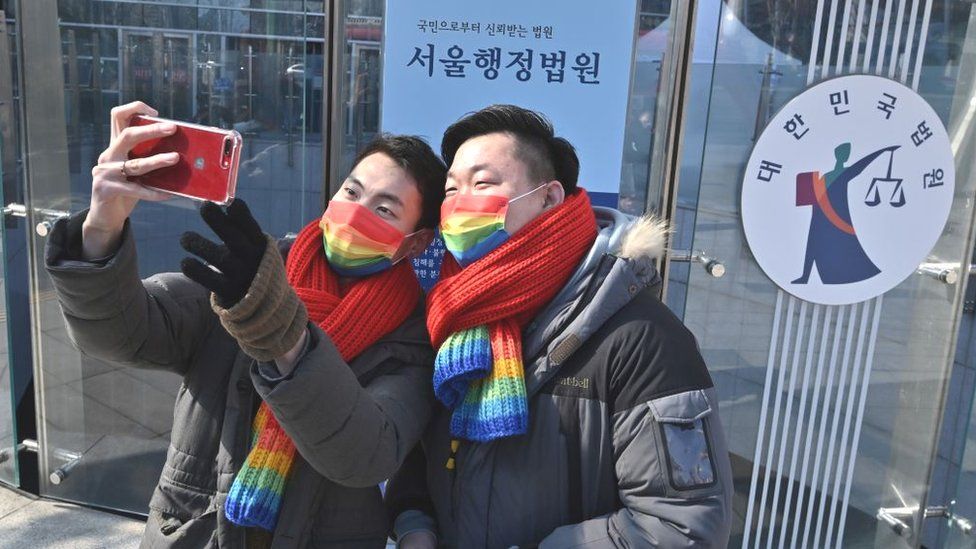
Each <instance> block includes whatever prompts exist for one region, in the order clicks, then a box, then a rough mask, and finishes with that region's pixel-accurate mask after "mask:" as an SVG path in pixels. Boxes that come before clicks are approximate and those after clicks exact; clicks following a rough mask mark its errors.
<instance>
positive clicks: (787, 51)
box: [669, 0, 976, 548]
mask: <svg viewBox="0 0 976 549" xmlns="http://www.w3.org/2000/svg"><path fill="white" fill-rule="evenodd" d="M972 9H973V5H972V4H971V3H954V2H893V1H890V0H889V1H881V0H876V1H861V2H855V1H851V0H847V1H843V2H842V1H839V0H838V1H827V0H809V1H804V2H792V1H790V2H787V1H772V2H755V1H745V2H731V1H729V2H722V1H718V0H703V1H701V2H699V3H698V13H699V18H704V19H700V20H699V25H698V33H699V34H698V36H699V37H701V36H706V37H707V38H709V40H710V41H711V45H710V48H711V49H710V50H708V51H704V52H700V51H699V50H697V49H696V51H695V61H694V63H696V64H698V63H707V64H708V65H709V68H710V69H711V70H710V76H709V78H710V80H709V85H708V86H707V87H706V88H704V89H701V88H695V87H694V86H693V87H692V94H691V96H690V97H689V98H688V100H687V103H686V105H687V109H693V110H696V111H704V112H705V113H706V114H705V116H704V120H703V122H702V123H701V125H699V126H697V127H689V128H687V129H686V132H687V134H688V137H689V139H692V140H694V139H695V136H698V138H699V139H700V140H701V142H702V143H703V146H702V148H701V154H700V155H699V156H698V157H696V158H691V159H689V158H686V159H685V163H686V164H695V165H700V167H701V168H700V170H698V169H688V170H685V169H682V178H681V180H680V186H681V188H680V190H679V191H678V193H677V194H678V197H677V200H678V201H677V214H676V215H675V219H676V223H677V225H676V227H675V230H676V238H677V239H678V241H680V242H686V243H690V245H689V247H690V248H691V249H693V250H704V251H706V252H708V253H710V254H712V255H714V256H715V259H717V260H718V261H720V262H721V263H722V264H723V265H724V267H725V269H726V271H727V274H725V276H724V277H721V278H718V277H715V276H713V275H712V274H710V273H709V272H708V271H706V270H705V269H701V268H690V269H684V270H678V269H672V270H671V280H669V288H682V291H683V292H686V293H685V294H684V295H683V296H681V298H680V299H669V304H671V305H672V306H673V307H675V308H676V309H677V310H678V311H679V312H680V313H683V316H684V321H685V323H686V324H687V325H688V327H689V328H690V329H691V330H692V332H694V333H695V335H696V336H697V338H698V341H699V343H700V346H701V350H702V353H703V355H704V357H705V359H706V362H707V363H708V365H709V369H710V371H711V373H712V377H713V379H714V381H715V384H716V387H717V390H718V394H719V396H720V399H721V402H720V411H721V416H722V418H723V421H724V424H725V428H726V430H727V434H728V438H729V442H730V450H731V454H732V461H733V469H734V475H735V479H734V481H735V488H736V494H735V518H736V522H735V526H734V529H733V540H732V543H731V546H742V547H750V548H751V547H757V548H758V547H785V546H789V547H797V546H799V547H817V548H819V547H912V546H918V545H919V540H920V536H919V532H920V530H921V526H922V520H923V516H924V511H923V510H924V508H925V502H926V495H927V490H928V487H929V478H930V473H931V471H932V468H933V463H934V461H933V460H934V454H935V446H936V438H937V433H938V426H939V424H940V419H941V414H942V410H943V406H944V400H945V394H946V388H947V384H948V380H949V371H950V365H951V361H952V357H953V355H954V353H955V343H956V333H957V327H958V321H959V318H960V313H961V310H962V305H963V296H962V284H952V282H953V280H954V278H955V277H956V276H957V275H958V274H959V273H960V271H961V266H962V265H967V266H968V261H969V257H970V254H971V250H972V239H971V234H972V227H973V223H972V222H973V200H972V196H973V192H974V185H976V179H974V178H973V176H972V174H973V170H972V169H971V164H972V162H973V154H974V151H976V147H974V144H973V142H972V136H973V129H974V126H973V123H974V120H973V104H974V103H973V100H972V97H973V88H972V86H973V74H974V69H976V67H974V65H973V63H974V56H973V55H971V53H970V52H969V50H968V49H967V48H968V46H967V44H968V38H967V37H968V36H969V35H971V34H972V33H973V32H974V30H973V29H976V26H974V25H976V24H974V23H973V21H974V20H973V18H972V16H971V10H972ZM703 28H704V33H705V34H704V35H703V34H702V30H703ZM701 39H702V40H704V38H701ZM698 43H701V42H698ZM692 72H693V74H695V71H694V69H693V71H692ZM850 73H866V74H872V75H880V76H884V77H886V78H890V79H893V80H896V81H898V82H901V83H903V84H904V85H905V86H907V87H909V88H911V89H913V90H915V91H917V93H919V94H920V95H921V96H922V97H923V98H924V99H925V101H926V102H928V103H929V104H930V105H931V107H932V108H933V109H934V110H935V111H936V113H937V114H938V116H939V118H940V120H941V122H942V124H943V125H944V126H945V127H946V128H947V129H948V132H949V137H950V142H951V144H952V148H953V152H954V156H955V163H956V173H957V177H956V187H955V193H954V200H953V202H952V206H951V212H950V214H949V221H948V223H947V224H946V227H945V229H944V231H943V233H942V234H941V237H940V238H939V239H938V241H937V243H936V244H935V247H934V249H933V250H932V252H931V255H930V257H929V258H928V259H927V260H926V263H932V264H938V265H940V267H938V268H937V269H935V270H933V268H932V266H931V265H927V266H926V267H925V268H920V269H919V271H918V272H917V273H916V274H913V275H911V276H910V277H908V278H907V279H906V280H904V281H903V282H902V283H900V284H899V285H898V286H897V287H895V288H894V289H892V290H890V291H888V292H887V293H885V294H883V295H882V296H880V297H877V298H874V299H871V300H869V301H864V302H861V303H856V304H853V305H844V306H827V305H815V304H812V303H807V302H805V301H802V300H800V299H798V298H795V297H792V296H791V295H790V294H788V293H786V292H784V291H782V290H780V289H778V288H777V286H776V285H775V284H773V282H771V280H770V279H769V278H768V277H767V276H766V275H765V274H764V271H763V270H762V269H761V268H760V267H759V265H758V264H757V262H756V259H755V257H754V256H753V253H752V251H751V249H750V247H749V245H748V244H747V242H746V240H745V237H744V233H743V228H742V227H743V225H742V217H741V214H742V212H741V210H740V195H741V192H742V183H741V182H742V181H743V177H744V172H745V167H746V163H747V162H748V161H749V157H750V154H751V151H752V149H753V146H754V144H755V142H756V139H757V137H758V135H759V134H760V133H761V132H762V130H763V128H764V127H765V126H766V124H767V122H768V121H769V120H770V119H771V118H772V117H773V116H774V115H776V114H777V112H778V111H779V110H780V108H781V107H782V106H783V105H784V104H786V103H787V102H788V101H789V100H790V99H792V98H793V97H795V96H797V95H798V94H799V93H800V92H801V91H803V90H804V89H806V88H807V87H808V86H810V85H812V84H815V83H817V82H820V81H823V80H825V79H829V78H832V77H835V76H839V75H844V74H850ZM794 129H795V128H794ZM843 137H844V136H838V138H843ZM784 139H787V137H784ZM683 168H684V166H683ZM827 169H829V167H828V168H827ZM825 171H826V170H825ZM784 173H785V172H784ZM687 174H691V177H687ZM689 190H693V192H688V191H689ZM858 192H860V197H861V198H851V199H850V200H852V201H853V200H856V199H863V196H864V193H865V189H863V188H858V189H856V190H852V191H851V196H852V197H856V196H858V194H857V193H858ZM886 198H887V197H886ZM942 266H944V270H943V267H942ZM962 272H963V274H965V272H967V271H966V270H962ZM930 275H931V276H930ZM669 297H671V296H669ZM757 427H758V428H757Z"/></svg>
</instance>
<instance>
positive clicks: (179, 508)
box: [149, 475, 214, 523]
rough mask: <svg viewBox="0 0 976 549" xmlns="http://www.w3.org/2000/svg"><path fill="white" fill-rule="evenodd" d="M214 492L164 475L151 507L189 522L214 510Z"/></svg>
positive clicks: (150, 501) (154, 493)
mask: <svg viewBox="0 0 976 549" xmlns="http://www.w3.org/2000/svg"><path fill="white" fill-rule="evenodd" d="M213 501H214V492H213V491H210V490H204V489H200V488H195V487H193V486H188V485H184V484H181V483H178V482H176V481H173V480H171V479H169V478H167V477H166V476H165V475H163V477H162V478H160V480H159V485H158V486H156V490H155V492H153V495H152V499H150V500H149V509H150V510H153V511H158V512H159V513H161V514H165V515H166V516H168V517H171V518H174V519H177V520H179V521H180V522H181V523H185V522H189V521H191V520H193V519H195V518H198V517H202V516H203V515H205V514H207V513H209V512H211V511H212V510H213V507H212V504H213Z"/></svg>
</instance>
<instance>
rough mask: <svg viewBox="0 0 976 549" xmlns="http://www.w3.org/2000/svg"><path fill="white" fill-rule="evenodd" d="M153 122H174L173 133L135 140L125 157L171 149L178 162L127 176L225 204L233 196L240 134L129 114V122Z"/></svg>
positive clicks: (169, 191)
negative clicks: (155, 137) (138, 174)
mask: <svg viewBox="0 0 976 549" xmlns="http://www.w3.org/2000/svg"><path fill="white" fill-rule="evenodd" d="M157 122H171V123H173V124H176V132H175V133H173V135H169V136H166V137H163V138H161V139H150V140H148V141H143V142H142V143H139V144H138V145H136V146H135V147H134V148H133V149H132V150H131V151H130V152H129V158H145V157H147V156H152V155H154V154H160V153H167V152H174V151H175V152H178V153H180V161H179V162H178V163H176V164H174V165H173V166H169V167H166V168H160V169H158V170H154V171H152V172H149V173H147V174H145V175H140V176H136V177H132V178H131V179H132V180H134V181H136V182H138V183H141V184H143V185H146V186H147V187H152V188H154V189H158V190H160V191H164V192H168V193H172V194H176V195H179V196H186V197H189V198H194V199H197V200H210V201H213V202H216V203H218V204H221V205H227V204H229V203H230V202H231V201H232V200H233V199H234V191H235V189H236V187H237V166H238V164H239V163H240V160H241V143H242V139H241V134H239V133H237V132H236V131H235V130H223V129H220V128H212V127H209V126H201V125H199V124H193V123H190V122H180V121H178V120H166V119H165V118H157V117H155V116H145V115H136V116H133V117H132V119H131V120H130V122H129V125H130V126H146V125H149V124H155V123H157Z"/></svg>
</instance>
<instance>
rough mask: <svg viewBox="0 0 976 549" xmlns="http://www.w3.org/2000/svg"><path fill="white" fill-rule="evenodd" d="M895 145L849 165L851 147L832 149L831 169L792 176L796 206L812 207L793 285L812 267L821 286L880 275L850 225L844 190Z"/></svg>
mask: <svg viewBox="0 0 976 549" xmlns="http://www.w3.org/2000/svg"><path fill="white" fill-rule="evenodd" d="M897 148H898V145H895V146H891V147H886V148H884V149H880V150H877V151H875V152H873V153H871V154H869V155H867V156H865V157H864V158H862V159H860V160H858V161H857V162H855V163H854V164H851V165H850V166H845V163H846V162H847V160H848V159H849V158H850V156H851V144H850V143H843V144H841V145H838V146H837V147H836V148H835V149H834V157H835V159H836V160H835V164H834V168H833V169H832V170H830V171H829V172H827V173H826V174H823V175H820V172H805V173H800V174H797V176H796V205H797V206H813V216H812V217H811V219H810V232H809V233H808V236H807V251H806V256H805V257H804V260H803V274H802V275H801V276H800V278H797V279H796V280H794V281H793V284H806V283H807V281H808V280H809V279H810V272H811V271H812V270H813V265H814V263H816V265H817V273H818V274H819V275H820V281H821V282H823V283H824V284H849V283H852V282H860V281H862V280H867V279H869V278H871V277H872V276H874V275H876V274H878V273H879V272H881V270H880V269H878V267H877V266H876V265H875V264H874V262H873V261H871V258H870V257H868V255H867V253H865V252H864V248H863V247H862V246H861V242H860V241H859V240H858V238H857V232H856V231H855V229H854V226H853V224H852V223H851V212H850V208H849V207H848V201H847V187H848V185H849V184H850V183H851V181H853V180H854V178H855V177H857V176H858V175H859V174H860V173H861V172H862V171H864V169H865V168H867V167H868V165H869V164H871V162H873V161H874V160H875V159H876V158H877V157H878V156H880V155H882V154H884V153H886V152H892V154H893V151H894V150H895V149H897Z"/></svg>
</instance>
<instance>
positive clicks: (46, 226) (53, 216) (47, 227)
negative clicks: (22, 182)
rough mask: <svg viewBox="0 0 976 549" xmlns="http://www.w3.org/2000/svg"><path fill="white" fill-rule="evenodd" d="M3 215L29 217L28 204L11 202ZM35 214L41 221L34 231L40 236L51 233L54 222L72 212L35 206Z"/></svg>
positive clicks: (4, 209) (5, 207)
mask: <svg viewBox="0 0 976 549" xmlns="http://www.w3.org/2000/svg"><path fill="white" fill-rule="evenodd" d="M3 215H5V216H8V215H9V216H12V217H27V206H25V205H23V204H18V203H16V202H11V203H10V204H7V205H6V206H4V208H3ZM34 215H35V216H37V217H39V218H40V221H39V222H38V223H37V225H35V226H34V232H36V233H37V235H38V236H41V237H46V236H47V235H48V234H50V233H51V229H52V228H54V223H55V222H57V220H59V219H61V218H64V217H68V216H70V215H71V213H70V212H66V211H64V210H52V209H49V208H34Z"/></svg>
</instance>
